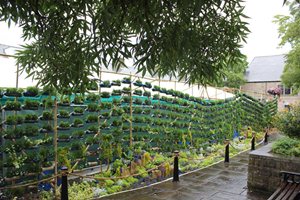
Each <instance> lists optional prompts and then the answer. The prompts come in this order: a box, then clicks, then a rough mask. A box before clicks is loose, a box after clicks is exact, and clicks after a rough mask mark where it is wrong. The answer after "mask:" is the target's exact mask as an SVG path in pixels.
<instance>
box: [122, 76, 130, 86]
mask: <svg viewBox="0 0 300 200" xmlns="http://www.w3.org/2000/svg"><path fill="white" fill-rule="evenodd" d="M122 83H125V84H130V83H131V79H130V77H124V78H123V80H122Z"/></svg>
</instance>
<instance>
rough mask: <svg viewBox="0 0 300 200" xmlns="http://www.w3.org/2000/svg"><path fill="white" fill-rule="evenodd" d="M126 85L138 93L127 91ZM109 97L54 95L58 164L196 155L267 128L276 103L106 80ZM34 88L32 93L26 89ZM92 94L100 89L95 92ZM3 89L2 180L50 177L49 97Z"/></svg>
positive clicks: (80, 166)
mask: <svg viewBox="0 0 300 200" xmlns="http://www.w3.org/2000/svg"><path fill="white" fill-rule="evenodd" d="M131 85H134V86H135V87H136V88H137V89H135V90H133V91H131V88H132V87H131ZM114 86H117V87H120V86H123V88H122V89H113V90H112V92H111V93H110V92H102V93H101V98H100V96H99V95H98V93H97V94H96V93H90V94H85V95H83V94H69V95H59V98H58V100H59V101H58V102H59V103H58V112H57V113H58V115H57V117H58V120H57V124H58V126H57V129H58V138H57V142H58V166H63V165H65V166H68V168H69V169H83V168H87V167H89V166H94V165H99V164H103V163H105V164H109V163H111V162H112V161H113V160H115V159H118V158H122V157H125V158H126V159H129V160H130V159H133V157H132V156H133V155H132V151H133V150H135V151H143V150H145V151H150V150H151V149H152V150H153V149H156V150H157V151H159V152H166V153H171V152H173V151H174V150H175V149H186V148H190V147H193V148H195V149H196V150H197V149H200V148H203V147H205V146H209V145H211V144H213V143H218V142H223V141H224V140H225V139H232V138H233V137H235V136H239V135H241V134H242V131H243V130H244V129H247V128H248V127H251V128H252V129H253V130H254V131H259V130H262V129H263V127H265V126H267V125H268V123H269V120H270V119H271V116H272V115H274V114H275V113H276V111H277V101H276V99H275V100H274V101H270V102H267V103H261V102H259V101H257V100H256V99H253V98H251V97H250V96H247V95H244V94H236V95H235V97H234V98H230V99H225V100H214V101H210V100H203V99H200V98H197V97H193V96H190V95H189V94H184V93H182V92H180V91H175V90H167V89H165V88H160V87H159V86H153V87H152V85H151V83H142V82H141V81H136V82H134V83H131V80H130V79H126V78H125V79H124V80H123V81H122V82H121V81H117V80H116V81H113V82H112V83H110V82H109V81H106V82H105V81H104V82H103V83H102V84H101V87H102V88H105V87H112V88H113V87H114ZM31 89H32V88H31ZM92 89H97V85H95V87H94V88H92ZM28 90H29V91H25V93H22V91H19V90H17V89H7V90H2V91H1V104H2V107H1V111H2V117H1V121H2V126H1V127H2V129H1V136H2V140H1V142H2V147H1V175H2V177H3V178H5V181H4V182H2V184H4V185H10V184H12V183H13V182H23V181H26V180H33V179H42V178H45V177H48V176H51V175H52V174H53V173H54V164H55V163H54V147H53V140H54V132H53V130H54V127H53V124H54V116H53V113H54V112H53V111H54V109H55V105H54V99H55V97H54V96H51V95H49V93H47V91H44V92H42V93H41V92H39V91H35V92H33V94H31V93H30V92H32V91H31V90H30V89H28Z"/></svg>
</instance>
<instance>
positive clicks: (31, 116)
mask: <svg viewBox="0 0 300 200" xmlns="http://www.w3.org/2000/svg"><path fill="white" fill-rule="evenodd" d="M37 120H38V116H37V115H36V114H26V115H25V122H26V121H29V122H30V121H37Z"/></svg>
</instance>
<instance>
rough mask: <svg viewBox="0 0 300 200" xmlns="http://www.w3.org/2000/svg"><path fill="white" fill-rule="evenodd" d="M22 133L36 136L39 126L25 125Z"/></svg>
mask: <svg viewBox="0 0 300 200" xmlns="http://www.w3.org/2000/svg"><path fill="white" fill-rule="evenodd" d="M23 134H24V135H26V136H37V135H38V134H39V128H38V127H37V126H26V127H25V128H24V133H23Z"/></svg>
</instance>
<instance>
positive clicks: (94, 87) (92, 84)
mask: <svg viewBox="0 0 300 200" xmlns="http://www.w3.org/2000/svg"><path fill="white" fill-rule="evenodd" d="M87 89H88V90H98V83H97V81H95V80H92V81H91V82H90V83H89V84H88V86H87Z"/></svg>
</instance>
